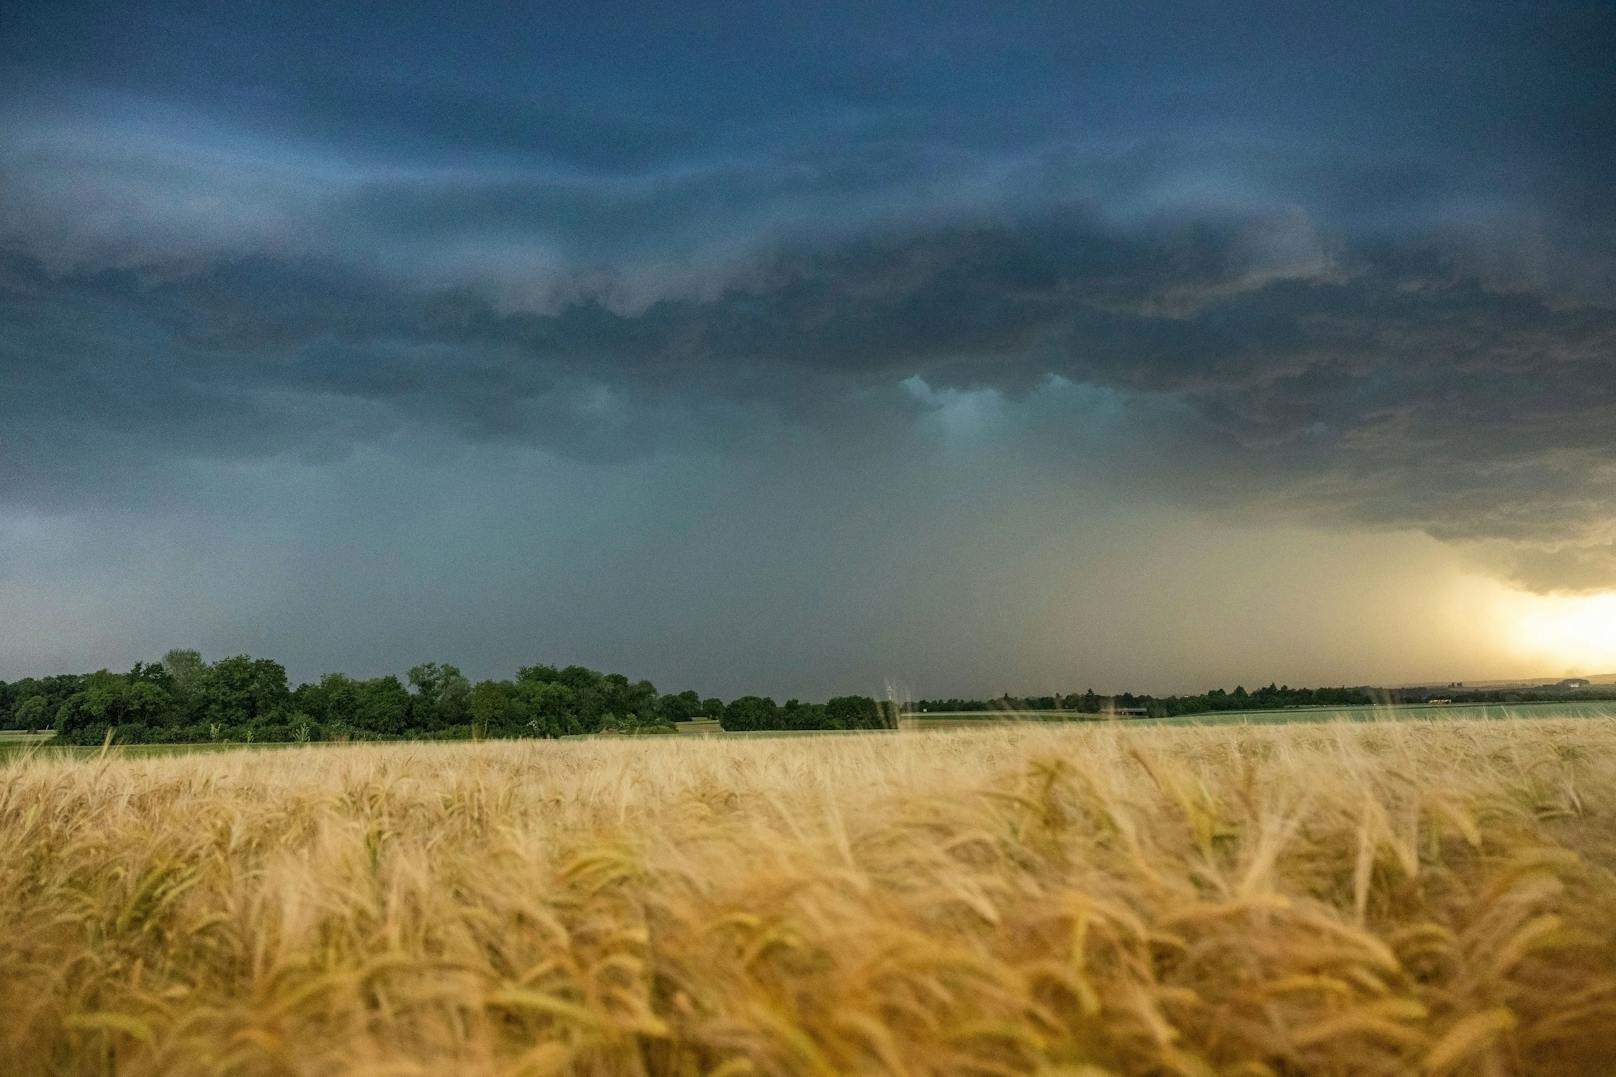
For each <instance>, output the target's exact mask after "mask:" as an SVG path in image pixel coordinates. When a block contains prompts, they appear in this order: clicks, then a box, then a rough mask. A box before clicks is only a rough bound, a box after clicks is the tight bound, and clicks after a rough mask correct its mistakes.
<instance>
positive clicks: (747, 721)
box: [721, 696, 782, 732]
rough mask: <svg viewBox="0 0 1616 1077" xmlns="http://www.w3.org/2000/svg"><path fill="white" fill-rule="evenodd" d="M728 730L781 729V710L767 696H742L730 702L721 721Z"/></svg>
mask: <svg viewBox="0 0 1616 1077" xmlns="http://www.w3.org/2000/svg"><path fill="white" fill-rule="evenodd" d="M721 722H722V725H723V727H724V729H726V730H732V731H735V732H746V731H749V730H757V729H780V728H782V726H781V724H780V708H779V706H778V705H776V703H775V702H774V700H772V699H770V698H768V697H767V696H741V697H740V698H739V699H734V700H731V701H730V702H729V705H728V706H726V707H725V708H724V714H723V717H722V719H721Z"/></svg>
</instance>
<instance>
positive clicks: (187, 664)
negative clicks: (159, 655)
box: [163, 647, 208, 695]
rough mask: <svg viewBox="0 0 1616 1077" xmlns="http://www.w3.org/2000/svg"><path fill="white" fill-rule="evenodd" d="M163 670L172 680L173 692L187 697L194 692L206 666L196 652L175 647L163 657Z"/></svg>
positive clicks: (199, 654)
mask: <svg viewBox="0 0 1616 1077" xmlns="http://www.w3.org/2000/svg"><path fill="white" fill-rule="evenodd" d="M163 668H165V669H167V670H168V675H169V676H170V677H172V678H174V691H175V693H176V694H178V695H189V694H190V693H191V692H193V691H195V690H196V687H197V685H198V684H199V683H200V682H201V680H202V675H203V674H204V673H205V672H206V671H207V668H208V664H207V663H206V662H204V661H202V655H201V653H200V652H198V651H193V650H190V649H188V648H182V647H175V648H173V649H172V650H170V651H168V652H167V653H165V654H164V655H163Z"/></svg>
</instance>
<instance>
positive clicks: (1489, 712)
mask: <svg viewBox="0 0 1616 1077" xmlns="http://www.w3.org/2000/svg"><path fill="white" fill-rule="evenodd" d="M1605 717H1616V700H1579V701H1576V702H1555V703H1399V704H1392V705H1387V706H1351V707H1287V708H1285V709H1283V710H1247V711H1208V712H1205V713H1201V714H1181V715H1177V716H1175V717H1172V718H1139V717H1136V716H1131V715H1130V716H1122V715H1118V716H1117V717H1115V718H1111V717H1108V716H1106V715H1100V714H1087V713H1082V712H1079V711H933V712H930V713H927V714H910V715H905V716H904V722H905V724H906V725H909V726H911V727H912V728H917V729H965V728H971V727H973V726H976V725H979V724H981V723H983V722H1070V721H1077V722H1106V721H1118V722H1144V723H1148V724H1150V725H1221V724H1225V723H1231V722H1233V723H1271V722H1331V721H1353V722H1369V721H1387V720H1389V721H1409V720H1417V719H1459V718H1480V719H1498V718H1605Z"/></svg>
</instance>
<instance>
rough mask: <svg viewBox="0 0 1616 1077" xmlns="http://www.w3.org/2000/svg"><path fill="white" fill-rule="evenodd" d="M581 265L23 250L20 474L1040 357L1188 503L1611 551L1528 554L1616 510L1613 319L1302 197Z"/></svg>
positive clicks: (993, 376) (662, 437)
mask: <svg viewBox="0 0 1616 1077" xmlns="http://www.w3.org/2000/svg"><path fill="white" fill-rule="evenodd" d="M521 206H522V198H521V197H520V196H518V195H509V196H507V195H501V196H499V197H498V198H496V200H495V203H494V204H493V205H492V207H491V208H490V209H489V210H488V211H489V212H492V213H493V214H494V218H493V220H495V221H498V220H500V219H503V215H504V214H507V213H513V212H519V211H520V209H521ZM416 208H417V209H419V210H421V211H422V212H423V213H426V212H427V211H428V210H430V206H429V205H425V204H423V205H422V206H418V207H416ZM444 213H445V224H444V227H447V228H451V229H452V228H454V227H456V225H454V223H453V221H452V220H451V218H452V217H453V214H452V212H451V210H450V209H449V208H448V204H447V203H445V209H444ZM405 215H406V216H407V215H408V213H407V212H406V214H405ZM428 215H430V214H428ZM25 250H26V248H25ZM567 272H570V273H571V274H572V277H571V281H572V283H571V284H570V285H564V286H562V287H560V289H559V291H557V292H556V294H557V295H563V296H568V297H569V298H565V299H563V300H558V301H557V302H555V303H554V304H553V308H554V309H548V310H546V309H521V308H514V309H513V308H511V307H510V306H508V305H507V304H504V303H502V302H500V301H499V299H498V297H497V296H495V295H491V294H489V292H488V291H487V290H486V289H478V288H475V287H469V286H462V287H450V288H445V287H430V286H427V285H425V284H423V283H421V282H420V281H419V280H412V279H408V278H405V279H401V278H400V277H398V276H397V275H396V274H394V273H392V272H390V271H389V270H388V269H387V268H385V267H380V266H374V265H369V266H367V265H365V264H364V263H362V262H355V261H354V260H351V259H344V258H338V257H333V256H331V255H324V256H320V255H312V254H311V255H305V256H298V257H288V256H277V255H275V254H273V253H269V252H258V253H254V254H250V255H243V256H238V257H230V258H211V259H204V260H201V261H198V260H196V259H195V258H188V259H184V260H179V261H175V260H172V259H171V260H169V261H167V262H163V261H160V260H148V262H147V263H146V264H144V265H134V266H127V267H123V268H102V269H81V270H77V271H71V270H70V271H63V270H61V269H60V268H51V267H48V266H47V265H45V264H43V263H42V262H41V261H40V260H39V259H38V258H36V257H32V256H30V255H29V254H27V253H14V254H13V255H12V256H10V257H9V258H8V259H6V266H5V271H4V274H3V276H0V281H3V289H4V291H3V296H0V299H3V302H4V303H5V309H6V312H7V317H8V324H10V325H12V326H13V327H14V329H13V330H12V331H11V332H10V333H8V339H7V341H6V346H5V349H4V351H3V352H0V363H3V364H4V365H5V366H6V367H7V368H8V369H9V370H10V371H11V374H10V381H11V384H12V385H13V392H12V393H11V395H10V396H9V398H8V401H7V403H6V404H5V409H6V413H7V414H6V433H5V435H4V439H3V441H0V449H3V450H4V451H5V452H6V454H7V457H8V460H9V462H10V465H11V466H10V467H9V468H8V472H7V479H6V480H5V485H4V487H3V491H4V493H5V494H6V495H8V496H10V497H12V498H16V499H23V500H29V499H39V498H41V497H43V496H45V494H46V493H47V492H48V494H49V496H50V497H51V498H54V499H57V500H60V499H63V498H70V497H71V493H70V492H69V491H70V490H71V488H72V487H73V486H74V484H75V483H78V482H82V481H83V480H84V475H85V474H86V473H87V472H91V471H93V470H94V462H95V461H97V460H101V459H114V460H118V461H127V460H135V461H138V460H140V459H142V458H151V459H153V460H162V459H164V458H168V457H180V458H188V457H202V458H219V459H250V458H253V457H255V456H264V455H277V454H281V455H295V456H298V457H300V458H305V459H320V458H329V457H332V456H340V455H341V454H342V453H343V452H345V451H347V449H348V448H350V447H352V446H356V445H362V444H382V445H389V444H394V443H397V442H399V441H401V440H402V441H409V440H411V439H413V438H417V437H419V436H432V437H437V438H441V439H443V440H444V441H445V442H446V443H450V444H452V443H453V442H455V441H462V442H483V441H514V442H520V443H525V444H530V445H537V446H540V447H543V448H547V449H549V450H551V451H553V452H556V453H559V454H563V455H571V456H576V457H580V458H585V459H598V460H621V459H627V458H631V457H635V456H643V455H645V454H648V453H652V452H658V451H683V450H688V449H691V448H696V449H699V450H702V451H716V452H725V451H732V450H734V449H735V447H736V446H738V445H743V444H745V443H746V441H747V439H748V438H752V437H756V436H760V435H761V436H769V435H768V432H769V431H770V430H772V429H776V428H778V427H779V426H780V424H785V425H786V426H793V425H795V426H801V427H804V428H806V429H817V430H821V431H826V432H834V431H836V430H839V429H843V428H846V427H848V426H850V425H853V424H857V423H865V422H868V421H869V419H870V410H871V409H872V408H875V409H880V408H888V409H899V410H900V413H901V409H904V408H912V407H913V400H912V399H911V400H909V402H908V403H907V404H905V403H902V400H903V397H902V394H896V395H893V394H887V395H882V392H881V391H882V390H883V387H887V388H891V387H895V386H897V385H898V384H899V383H901V382H903V381H904V380H905V379H908V378H911V377H917V376H918V377H919V378H921V379H922V380H923V381H924V382H925V384H926V385H928V386H930V387H932V388H933V389H963V390H971V389H982V388H989V389H994V390H996V391H999V392H1001V393H1003V394H1006V395H1007V397H1008V398H1009V399H1010V400H1011V401H1012V403H1013V402H1014V401H1016V400H1025V399H1027V398H1028V396H1029V394H1035V393H1036V392H1037V391H1038V390H1039V387H1040V386H1042V385H1044V384H1046V383H1047V381H1048V379H1049V378H1050V377H1051V376H1055V377H1058V378H1060V379H1064V380H1065V381H1066V382H1071V383H1077V384H1080V385H1091V386H1099V387H1105V388H1109V389H1111V390H1115V391H1118V392H1121V393H1123V394H1126V395H1128V396H1130V397H1132V398H1135V399H1139V400H1142V401H1151V400H1157V401H1165V402H1172V403H1173V404H1174V406H1175V407H1177V408H1179V409H1181V410H1180V411H1179V412H1177V413H1176V414H1178V415H1180V416H1181V419H1180V420H1178V421H1176V423H1175V426H1174V428H1173V429H1169V430H1159V431H1151V432H1150V433H1151V436H1153V437H1159V438H1160V439H1161V441H1162V447H1161V448H1159V449H1157V450H1155V451H1153V452H1152V453H1150V454H1148V455H1149V460H1150V466H1151V467H1152V468H1154V469H1156V471H1157V474H1156V475H1155V476H1154V477H1153V478H1152V479H1151V481H1152V482H1153V483H1154V484H1155V485H1156V486H1158V487H1160V488H1161V489H1163V490H1166V491H1176V493H1175V496H1179V497H1181V498H1188V499H1190V500H1193V501H1196V502H1198V503H1205V504H1210V505H1214V506H1215V505H1219V504H1232V505H1248V506H1268V507H1270V508H1272V509H1274V510H1275V511H1289V512H1301V513H1304V514H1307V515H1311V516H1313V517H1315V518H1320V519H1338V520H1341V521H1344V522H1348V523H1353V524H1360V525H1362V524H1369V525H1374V526H1385V527H1414V528H1419V529H1422V530H1425V531H1427V532H1429V533H1431V534H1433V535H1435V536H1437V537H1439V538H1442V539H1444V540H1447V541H1465V542H1468V541H1481V540H1488V539H1495V540H1503V541H1507V542H1511V543H1516V544H1519V545H1520V546H1521V548H1522V550H1523V551H1524V552H1523V554H1522V556H1523V558H1525V560H1523V561H1522V564H1523V565H1524V566H1526V567H1524V568H1522V569H1521V571H1520V575H1521V578H1523V579H1526V580H1528V581H1530V582H1533V583H1534V584H1535V585H1538V586H1550V585H1553V586H1562V585H1563V586H1581V585H1582V584H1579V583H1577V582H1576V581H1578V580H1584V579H1588V578H1598V577H1600V575H1601V573H1600V567H1599V566H1601V565H1602V564H1603V563H1604V562H1603V561H1602V560H1601V558H1600V557H1599V556H1597V551H1596V552H1595V553H1590V554H1588V556H1582V555H1581V554H1578V555H1576V556H1572V557H1569V558H1568V557H1566V556H1555V557H1550V556H1548V554H1546V553H1543V552H1542V551H1547V550H1549V549H1551V548H1571V549H1574V550H1582V549H1584V548H1585V547H1588V544H1589V543H1592V542H1594V541H1595V539H1596V532H1597V529H1598V528H1599V527H1600V526H1602V524H1603V523H1604V522H1605V521H1607V520H1608V518H1609V516H1608V514H1609V509H1608V503H1607V502H1606V501H1605V500H1604V496H1603V494H1601V493H1600V491H1601V490H1605V491H1609V490H1613V489H1616V484H1613V480H1616V474H1613V469H1612V459H1613V447H1616V365H1613V364H1616V311H1613V310H1612V309H1610V308H1608V307H1606V306H1596V305H1588V304H1580V305H1579V304H1574V303H1568V301H1567V299H1566V297H1564V296H1560V295H1546V294H1540V293H1535V292H1530V291H1502V290H1499V289H1498V288H1497V287H1495V286H1488V285H1487V284H1485V283H1483V282H1482V280H1481V279H1479V278H1478V276H1477V275H1476V274H1475V273H1474V266H1473V265H1472V264H1470V263H1469V262H1468V261H1467V260H1466V257H1465V254H1464V252H1462V251H1454V250H1451V249H1443V248H1441V247H1438V246H1434V245H1429V244H1427V245H1393V244H1389V243H1385V242H1375V241H1362V240H1356V239H1354V237H1353V236H1352V235H1351V234H1348V233H1343V232H1340V231H1339V230H1332V229H1330V228H1329V227H1327V226H1325V225H1323V224H1320V223H1318V222H1317V221H1315V220H1314V219H1313V218H1312V217H1310V216H1309V215H1307V214H1305V213H1302V212H1301V211H1299V210H1295V209H1288V210H1287V209H1281V210H1278V211H1268V210H1246V211H1240V210H1238V209H1237V208H1234V207H1226V208H1224V209H1222V210H1216V211H1214V210H1206V211H1204V212H1202V213H1201V214H1199V215H1198V216H1186V214H1185V213H1183V212H1176V213H1165V214H1164V213H1156V214H1151V215H1145V216H1143V217H1141V218H1138V219H1133V220H1126V221H1118V220H1110V219H1107V218H1106V217H1104V216H1102V215H1100V214H1099V213H1098V212H1097V211H1096V210H1094V209H1093V208H1091V207H1089V206H1087V205H1085V204H1083V203H1081V202H1079V203H1066V204H1057V205H1044V206H1042V207H1041V208H1039V209H1038V210H1037V211H1036V212H1033V211H1026V212H1012V211H1008V210H1004V211H1000V212H997V213H974V214H969V215H964V216H958V215H956V216H955V217H954V218H953V219H945V220H940V221H935V222H920V223H915V224H910V225H891V226H888V227H886V228H884V229H881V230H872V229H869V228H865V229H863V230H862V232H859V233H857V234H852V235H843V234H837V233H834V232H833V233H832V234H830V235H828V236H827V237H825V238H824V239H822V240H819V241H817V242H815V241H809V240H807V239H804V238H802V237H797V238H794V239H788V240H778V241H776V243H775V245H774V246H773V247H772V248H771V249H768V250H763V251H759V252H754V253H752V254H749V255H746V256H744V257H738V258H737V259H736V260H735V261H734V262H733V264H731V265H730V266H729V267H728V268H727V269H726V270H725V271H724V277H723V278H722V280H723V281H724V283H723V284H722V285H721V286H718V287H713V286H711V285H710V286H709V288H708V291H709V292H710V293H711V294H706V295H670V296H664V297H662V298H655V299H653V300H651V301H649V302H646V303H643V304H638V305H631V306H627V307H625V306H622V305H620V304H616V303H613V302H612V301H611V298H612V295H613V274H614V270H612V269H611V268H608V269H606V270H605V271H604V274H605V275H604V277H599V276H596V277H593V278H592V276H591V273H592V271H590V270H587V269H582V268H580V267H577V266H571V267H568V266H566V264H565V263H563V273H567ZM872 392H874V393H875V395H874V396H872V395H871V394H872ZM1015 413H1016V411H1015V407H1014V406H1012V407H1011V408H1010V409H1009V410H1008V412H1007V414H1009V415H1011V416H1014V415H1015ZM1051 451H1052V452H1058V444H1056V445H1052V446H1051ZM1175 454H1176V455H1175ZM1214 463H1215V465H1216V466H1214ZM125 467H128V468H137V467H138V465H137V464H134V463H128V464H125V463H119V464H116V465H114V466H113V469H112V470H113V471H114V472H116V471H118V470H120V469H122V468H125ZM1589 548H1591V547H1589ZM1534 551H1536V552H1534ZM1554 565H1563V566H1566V567H1565V571H1563V572H1561V571H1558V570H1556V569H1554V568H1553V567H1552V566H1554ZM1555 581H1560V582H1559V583H1555Z"/></svg>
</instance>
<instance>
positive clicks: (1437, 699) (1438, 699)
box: [1425, 696, 1453, 704]
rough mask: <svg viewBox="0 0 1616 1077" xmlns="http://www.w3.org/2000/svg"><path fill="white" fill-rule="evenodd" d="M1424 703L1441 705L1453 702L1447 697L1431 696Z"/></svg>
mask: <svg viewBox="0 0 1616 1077" xmlns="http://www.w3.org/2000/svg"><path fill="white" fill-rule="evenodd" d="M1425 702H1427V703H1436V704H1442V703H1452V702H1453V700H1451V699H1449V698H1448V697H1447V696H1432V697H1431V698H1430V699H1427V700H1426V701H1425Z"/></svg>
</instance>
